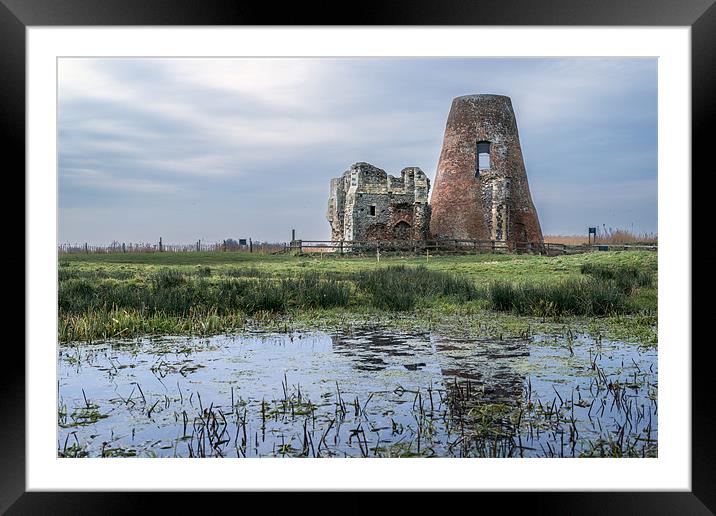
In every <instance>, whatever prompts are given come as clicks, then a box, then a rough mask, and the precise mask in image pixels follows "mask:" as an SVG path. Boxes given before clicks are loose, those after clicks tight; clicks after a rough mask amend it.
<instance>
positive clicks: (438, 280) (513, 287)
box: [58, 251, 657, 344]
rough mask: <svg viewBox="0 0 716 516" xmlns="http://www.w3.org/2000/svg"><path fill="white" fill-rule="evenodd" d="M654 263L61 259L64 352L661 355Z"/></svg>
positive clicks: (632, 259)
mask: <svg viewBox="0 0 716 516" xmlns="http://www.w3.org/2000/svg"><path fill="white" fill-rule="evenodd" d="M656 272H657V255H656V253H653V252H647V251H644V252H636V251H635V252H599V253H588V254H578V255H570V256H561V257H543V256H532V255H490V254H478V255H469V256H467V255H466V256H431V257H430V258H426V257H424V256H422V257H410V258H406V257H387V256H382V257H381V260H380V262H379V263H378V262H377V261H376V259H375V257H364V258H355V257H343V258H341V257H337V256H325V255H324V256H310V257H305V256H304V257H296V256H288V255H275V256H272V255H257V254H247V253H220V252H211V253H153V254H152V253H137V254H131V253H126V254H121V253H120V254H88V255H84V254H77V255H61V256H60V257H59V267H58V279H59V337H60V340H61V341H63V342H68V341H88V340H98V339H106V338H124V337H134V336H140V335H167V334H200V335H208V334H217V333H224V332H233V331H243V330H246V329H253V328H260V329H289V330H290V329H306V328H313V329H328V328H343V329H344V328H346V327H357V326H360V325H386V326H391V327H398V328H400V327H406V328H407V327H409V328H414V329H418V328H425V329H434V328H439V329H440V330H441V331H444V332H452V333H463V334H470V335H473V334H478V333H488V334H490V335H503V334H521V333H524V332H525V331H528V332H529V331H550V330H551V329H552V330H553V329H556V328H559V330H560V331H563V330H564V327H565V326H568V327H570V328H575V329H576V328H580V329H584V330H586V331H589V332H591V333H594V334H598V335H605V336H612V337H616V338H622V339H629V340H634V341H638V342H642V343H652V344H653V343H656V329H657V317H656V309H657V278H656V277H657V274H656Z"/></svg>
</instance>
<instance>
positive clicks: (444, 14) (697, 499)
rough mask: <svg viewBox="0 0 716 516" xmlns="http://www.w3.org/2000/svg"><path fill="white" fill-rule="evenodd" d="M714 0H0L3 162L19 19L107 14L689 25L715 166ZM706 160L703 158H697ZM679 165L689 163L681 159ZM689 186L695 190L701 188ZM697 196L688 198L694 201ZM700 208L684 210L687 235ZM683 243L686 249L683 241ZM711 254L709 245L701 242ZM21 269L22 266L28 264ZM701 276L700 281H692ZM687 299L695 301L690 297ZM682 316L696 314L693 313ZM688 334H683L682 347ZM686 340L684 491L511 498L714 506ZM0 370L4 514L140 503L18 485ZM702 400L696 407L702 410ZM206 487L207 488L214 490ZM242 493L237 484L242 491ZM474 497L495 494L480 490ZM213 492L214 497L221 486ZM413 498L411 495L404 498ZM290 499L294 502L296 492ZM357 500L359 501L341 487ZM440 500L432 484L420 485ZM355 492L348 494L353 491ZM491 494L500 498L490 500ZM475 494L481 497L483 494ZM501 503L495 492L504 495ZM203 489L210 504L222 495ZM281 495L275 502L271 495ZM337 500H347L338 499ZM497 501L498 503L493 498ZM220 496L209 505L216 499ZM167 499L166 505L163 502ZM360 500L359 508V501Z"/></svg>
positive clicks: (567, 510) (18, 435) (16, 380)
mask: <svg viewBox="0 0 716 516" xmlns="http://www.w3.org/2000/svg"><path fill="white" fill-rule="evenodd" d="M714 1H715V0H681V1H676V0H673V1H672V0H600V1H590V0H539V1H536V0H512V1H508V0H487V1H482V0H478V1H474V2H468V1H458V0H450V1H447V0H441V1H440V2H436V1H434V0H412V1H407V0H399V1H392V2H388V1H385V2H372V1H365V2H361V3H356V4H351V5H350V9H346V8H345V5H344V4H342V3H339V2H334V3H327V2H321V3H316V4H307V3H303V2H301V3H287V4H286V5H283V4H280V5H281V6H280V8H278V5H279V4H271V3H268V2H263V3H260V2H252V3H248V2H242V1H240V0H232V1H229V0H226V1H224V0H204V1H192V0H123V1H118V0H111V1H110V0H0V65H1V67H0V69H1V70H2V76H3V78H2V80H1V84H2V88H1V89H0V92H1V93H0V95H2V101H1V103H0V122H1V123H0V127H1V128H2V131H3V132H4V133H5V134H4V135H3V136H4V138H3V140H2V141H4V142H5V143H6V145H7V147H6V153H5V162H6V163H7V162H8V159H7V158H8V157H11V158H14V159H12V160H11V161H10V162H11V163H15V167H16V169H22V170H24V169H25V66H26V61H25V60H26V56H25V29H26V28H27V27H29V26H63V25H74V26H88V25H95V26H99V25H101V26H112V25H288V24H290V25H513V26H525V25H571V26H592V25H614V26H630V25H634V26H651V25H654V26H688V27H691V38H692V39H691V44H692V47H691V48H692V55H691V59H692V61H691V73H692V171H691V177H692V178H693V177H696V174H694V173H693V171H694V170H700V171H701V172H702V173H706V172H708V171H710V169H713V164H712V161H713V160H712V158H711V159H709V158H710V157H711V156H710V155H711V154H712V152H711V150H710V148H711V147H712V145H711V142H710V141H709V140H708V128H709V126H710V125H711V123H712V122H713V118H714V117H713V114H714V113H716V106H715V102H714V97H715V96H716V6H715V5H714ZM707 160H709V164H710V166H709V170H707V169H706V166H707ZM679 172H680V173H683V174H684V175H685V176H686V177H688V174H689V172H690V171H679ZM692 192H693V193H694V194H697V195H699V194H700V195H702V200H703V199H705V195H706V193H704V192H703V191H702V192H700V193H699V192H698V191H697V190H696V189H693V187H692ZM699 204H700V203H699V202H697V199H696V198H694V199H693V200H692V206H697V205H699ZM699 220H700V218H699V217H696V216H693V221H694V224H695V225H694V227H693V228H692V235H698V234H699V233H698V231H697V225H696V224H697V222H698V221H699ZM684 252H689V253H690V252H691V249H690V248H689V249H684ZM706 253H707V260H708V261H709V263H713V262H714V259H713V258H714V253H713V251H712V250H708V251H707V252H706ZM27 274H28V271H27V269H26V275H27ZM701 288H704V286H702V287H701ZM693 307H694V310H696V309H697V307H696V303H693ZM692 320H696V319H695V318H693V316H692ZM690 344H691V343H689V342H685V343H684V350H685V352H686V351H687V350H688V348H689V346H690ZM701 344H703V345H701V346H699V345H698V344H697V345H695V346H692V347H691V353H692V355H691V356H692V408H693V410H692V457H691V464H692V491H691V492H639V493H629V492H618V493H617V492H615V493H604V492H578V493H559V492H555V493H519V494H518V493H510V494H509V495H507V496H509V498H510V502H509V508H510V509H512V510H514V509H515V508H517V507H519V506H522V505H524V507H525V510H529V511H531V512H533V513H535V512H536V513H549V514H603V513H611V514H627V513H629V514H713V513H714V511H716V489H715V488H714V486H715V485H716V475H714V472H715V470H716V453H715V452H714V446H713V444H712V442H711V440H710V437H711V433H712V431H711V429H712V428H713V411H712V407H713V401H712V399H711V395H710V394H709V393H710V388H709V387H710V386H709V385H708V384H707V382H709V381H710V379H711V377H712V376H713V374H712V373H711V372H710V371H709V370H708V369H707V368H708V367H710V364H711V360H709V358H710V354H711V351H710V349H709V348H711V347H713V344H712V343H710V342H702V343H701ZM7 348H10V349H7V350H6V355H5V360H6V361H10V362H11V363H12V367H5V368H4V371H3V372H2V374H0V386H1V388H2V397H0V403H1V404H2V409H3V410H2V412H0V413H1V414H2V415H3V420H4V421H3V423H4V424H2V425H0V443H2V444H3V446H2V447H1V448H0V457H1V462H0V463H1V464H2V468H1V473H0V475H1V482H0V510H2V511H3V512H4V511H7V513H8V514H34V513H52V514H65V513H66V514H84V513H87V514H90V513H92V514H95V513H127V512H134V511H135V510H143V509H146V508H147V505H146V504H147V503H148V501H147V497H148V496H149V495H148V494H147V493H118V492H113V493H57V492H53V493H50V492H45V493H40V492H26V491H25V445H26V441H25V356H24V351H23V349H22V348H20V347H19V346H17V345H13V346H10V345H7ZM701 408H703V410H700V409H701ZM212 496H213V497H215V496H216V495H215V494H213V495H212ZM240 496H246V495H240ZM480 496H481V497H482V498H487V497H490V498H494V497H496V496H505V494H504V493H503V494H502V495H500V494H499V493H485V494H480ZM222 498H223V497H222ZM414 499H415V498H414ZM292 500H293V502H292V504H300V502H299V501H297V500H296V498H295V495H293V498H292ZM344 500H345V501H346V502H347V505H348V506H353V509H354V511H355V512H357V510H360V507H359V506H360V504H357V503H356V504H354V503H353V502H349V501H348V500H347V499H345V498H344ZM417 500H418V501H419V503H421V506H422V507H423V508H424V509H427V508H428V506H429V505H430V504H435V506H436V507H441V508H442V510H445V508H446V505H445V503H446V502H445V499H444V497H443V496H441V495H431V496H429V497H418V498H417ZM356 501H357V500H356ZM495 501H496V502H498V503H499V502H500V500H495ZM481 502H482V503H484V500H481ZM502 502H503V503H504V500H502ZM165 503H168V504H172V503H174V504H180V505H179V506H180V507H181V509H182V510H181V512H189V511H192V510H194V509H197V510H206V508H207V507H206V505H205V503H206V502H205V500H203V499H202V498H201V497H197V496H196V495H195V494H194V495H188V494H180V493H171V495H170V496H163V500H162V504H163V505H164V504H165ZM220 503H221V501H220V500H216V499H213V501H212V505H214V504H220ZM276 503H278V504H279V505H277V506H276V508H279V507H280V504H281V502H280V501H279V502H276ZM343 505H344V506H345V505H346V504H343ZM498 507H499V506H498ZM217 508H218V505H217ZM163 509H164V510H166V511H168V510H170V509H169V506H168V505H164V507H163ZM366 510H369V509H366Z"/></svg>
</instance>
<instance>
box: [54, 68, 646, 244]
mask: <svg viewBox="0 0 716 516" xmlns="http://www.w3.org/2000/svg"><path fill="white" fill-rule="evenodd" d="M473 93H493V94H500V95H508V96H510V97H511V98H512V105H513V108H514V110H515V115H516V118H517V125H518V130H519V134H520V142H521V144H522V153H523V156H524V160H525V166H526V170H527V177H528V181H529V185H530V190H531V193H532V199H533V201H534V204H535V207H536V208H537V212H538V215H539V218H540V223H541V225H542V230H543V233H544V234H545V235H573V234H580V235H581V234H585V233H586V231H587V227H589V226H598V227H600V228H603V227H606V228H610V227H611V228H615V229H616V228H624V229H628V230H632V231H634V232H636V233H655V232H656V231H657V60H656V59H654V58H645V59H641V58H640V59H637V58H610V59H601V58H599V59H598V58H578V59H577V58H551V59H533V58H531V59H513V58H510V59H505V58H500V59H497V58H494V59H485V58H479V59H477V58H459V59H458V58H353V59H327V58H315V59H299V58H289V59H265V58H264V59H218V58H217V59H207V58H202V59H188V58H174V59H155V58H126V59H125V58H122V59H117V58H112V59H89V58H64V59H60V60H59V67H58V153H59V156H58V203H59V213H58V216H59V226H58V229H59V234H58V239H59V242H60V243H84V242H88V243H90V244H94V245H102V244H108V243H111V242H112V241H119V242H127V243H129V242H157V241H158V240H159V237H162V239H163V242H164V243H166V244H170V243H192V242H195V241H196V240H198V239H201V240H202V242H206V243H210V242H218V241H222V240H224V239H226V238H234V239H239V238H249V237H250V238H252V239H253V240H254V241H263V242H284V241H287V240H290V238H291V229H294V228H295V229H296V234H297V237H298V238H302V239H304V240H327V239H329V238H330V227H329V225H328V222H327V221H326V217H325V214H326V209H327V205H328V194H329V181H330V179H331V178H333V177H338V176H340V175H341V174H342V173H343V172H344V171H345V170H347V169H348V168H350V166H351V165H352V164H353V163H356V162H358V161H366V162H369V163H371V164H373V165H375V166H378V167H380V168H382V169H384V170H386V171H387V172H388V173H389V174H393V175H397V174H399V172H400V170H402V169H403V168H405V167H408V166H417V167H420V168H421V169H422V170H423V171H424V172H425V173H426V174H427V175H428V177H429V178H430V179H431V182H432V183H434V179H435V172H436V168H437V162H438V158H439V156H440V148H441V145H442V139H443V132H444V129H445V123H446V121H447V116H448V112H449V110H450V104H451V102H452V99H453V98H454V97H457V96H460V95H468V94H473Z"/></svg>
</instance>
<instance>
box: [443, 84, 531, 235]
mask: <svg viewBox="0 0 716 516" xmlns="http://www.w3.org/2000/svg"><path fill="white" fill-rule="evenodd" d="M431 205H432V218H431V222H430V231H431V233H432V234H433V236H434V237H435V238H455V239H476V240H496V241H498V242H508V243H514V244H517V245H519V244H521V243H526V242H532V243H539V244H541V243H542V229H541V228H540V224H539V219H538V217H537V210H535V207H534V204H533V203H532V197H531V195H530V189H529V185H528V184H527V173H526V172H525V164H524V161H523V160H522V149H521V147H520V137H519V134H518V132H517V121H516V120H515V113H514V111H513V110H512V101H511V100H510V98H509V97H505V96H503V95H483V94H480V95H466V96H464V97H457V98H456V99H454V100H453V101H452V107H451V108H450V115H449V116H448V120H447V125H446V127H445V139H444V140H443V147H442V152H441V153H440V161H439V163H438V170H437V175H436V177H435V187H434V189H433V195H432V199H431Z"/></svg>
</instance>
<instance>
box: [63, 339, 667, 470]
mask: <svg viewBox="0 0 716 516" xmlns="http://www.w3.org/2000/svg"><path fill="white" fill-rule="evenodd" d="M567 339H568V342H569V346H568V345H566V342H567ZM58 360H59V380H60V381H59V397H58V398H59V402H58V423H59V425H58V426H59V432H58V454H59V455H60V456H166V457H194V456H217V457H225V456H234V457H237V456H238V457H261V456H320V457H331V456H354V457H368V456H391V457H395V456H415V455H420V456H457V457H463V456H548V457H550V456H578V455H580V454H581V455H614V454H616V453H617V451H618V453H621V454H625V455H637V456H640V455H654V454H655V453H656V438H657V431H656V421H657V418H656V399H657V398H656V385H657V372H656V351H655V350H642V349H639V348H637V347H635V346H633V345H629V344H623V343H614V342H601V341H600V342H595V341H592V340H591V339H589V338H588V337H587V336H577V337H576V338H575V337H574V336H572V335H570V336H568V337H567V336H552V337H548V336H538V337H533V338H530V339H505V340H469V339H462V340H460V339H453V338H447V337H444V336H440V335H437V334H434V333H415V334H406V333H400V332H395V333H392V332H387V331H385V330H376V329H365V330H362V331H360V332H353V333H350V334H331V335H329V334H325V333H320V332H316V333H303V334H295V333H293V334H262V333H257V334H254V335H242V336H219V337H213V338H210V339H188V338H164V339H144V340H139V341H135V342H117V341H114V342H107V343H103V344H97V345H87V346H63V347H61V348H60V350H59V357H58ZM614 435H620V436H621V437H620V441H619V442H613V441H614V439H613V436H614ZM565 443H566V444H565Z"/></svg>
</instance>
